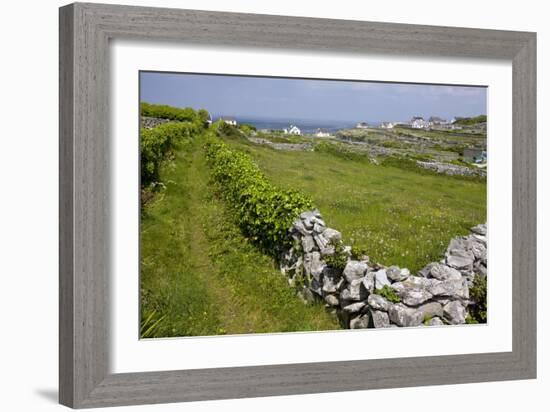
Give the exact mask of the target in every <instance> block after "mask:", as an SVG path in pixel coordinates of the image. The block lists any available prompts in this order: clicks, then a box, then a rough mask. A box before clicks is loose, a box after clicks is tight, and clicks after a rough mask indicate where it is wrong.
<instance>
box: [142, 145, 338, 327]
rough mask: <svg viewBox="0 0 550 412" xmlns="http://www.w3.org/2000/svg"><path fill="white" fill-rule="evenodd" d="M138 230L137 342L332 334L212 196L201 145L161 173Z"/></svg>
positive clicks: (331, 322)
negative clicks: (140, 339) (267, 334)
mask: <svg viewBox="0 0 550 412" xmlns="http://www.w3.org/2000/svg"><path fill="white" fill-rule="evenodd" d="M161 180H162V181H163V182H164V183H165V184H166V189H165V190H164V191H162V192H160V193H159V194H158V195H157V196H156V197H155V199H154V200H153V201H152V202H151V203H150V204H148V205H147V206H146V207H145V208H144V211H143V214H142V219H141V228H140V241H141V245H140V253H141V267H140V275H141V278H140V289H141V319H142V325H141V333H142V337H172V336H200V335H202V336H204V335H217V334H239V333H262V332H287V331H313V330H330V329H339V328H340V326H339V324H338V321H337V320H336V319H335V317H334V316H333V315H331V314H329V313H328V312H327V311H326V310H325V308H324V307H323V306H322V305H320V304H313V305H305V304H304V303H303V302H302V301H301V300H300V299H299V298H298V297H297V296H296V293H295V291H294V290H293V289H292V288H290V287H289V286H288V283H287V280H286V279H285V278H284V277H283V276H282V275H281V274H280V272H279V270H277V269H276V268H275V266H274V262H273V260H272V259H271V258H269V257H268V256H266V255H264V254H262V253H261V252H260V251H259V250H258V249H257V248H256V247H255V246H253V245H252V244H250V243H248V242H247V240H246V239H245V238H244V237H243V236H242V235H241V233H240V232H239V230H238V229H237V227H236V226H235V225H234V223H233V220H232V218H231V216H230V214H229V212H228V209H227V208H226V207H225V205H224V204H223V203H222V202H221V200H219V199H218V198H217V197H216V196H215V195H214V194H213V192H212V190H211V189H212V186H211V185H210V183H209V170H208V168H207V166H206V163H205V159H204V153H203V150H202V148H201V142H200V139H197V140H195V141H192V140H190V141H188V142H186V143H185V144H184V146H183V147H181V148H180V149H179V150H177V151H176V153H175V159H174V160H173V161H171V162H170V163H168V164H166V165H165V166H164V167H163V169H162V171H161Z"/></svg>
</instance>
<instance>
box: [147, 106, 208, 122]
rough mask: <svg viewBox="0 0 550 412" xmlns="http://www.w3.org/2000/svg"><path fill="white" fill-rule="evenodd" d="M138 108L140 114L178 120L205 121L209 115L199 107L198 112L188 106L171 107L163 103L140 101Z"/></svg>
mask: <svg viewBox="0 0 550 412" xmlns="http://www.w3.org/2000/svg"><path fill="white" fill-rule="evenodd" d="M139 108H140V112H141V115H142V116H147V117H158V118H161V119H169V120H177V121H179V122H201V121H202V122H206V120H208V117H209V116H208V112H207V111H206V110H204V109H201V110H199V112H196V111H195V110H193V109H192V108H190V107H186V108H185V109H181V108H179V107H172V106H167V105H164V104H150V103H147V102H142V103H140V105H139Z"/></svg>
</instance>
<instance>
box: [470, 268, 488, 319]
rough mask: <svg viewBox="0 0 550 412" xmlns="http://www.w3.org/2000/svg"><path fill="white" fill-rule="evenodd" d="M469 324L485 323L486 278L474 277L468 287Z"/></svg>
mask: <svg viewBox="0 0 550 412" xmlns="http://www.w3.org/2000/svg"><path fill="white" fill-rule="evenodd" d="M470 300H471V301H472V302H473V305H472V306H470V310H469V312H470V316H471V318H472V320H473V321H475V322H471V323H487V276H481V275H475V277H474V282H473V285H472V286H471V287H470Z"/></svg>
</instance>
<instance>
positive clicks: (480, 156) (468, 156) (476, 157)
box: [462, 148, 487, 163]
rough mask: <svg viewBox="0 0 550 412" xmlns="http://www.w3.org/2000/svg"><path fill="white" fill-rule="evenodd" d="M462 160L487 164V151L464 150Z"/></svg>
mask: <svg viewBox="0 0 550 412" xmlns="http://www.w3.org/2000/svg"><path fill="white" fill-rule="evenodd" d="M462 159H463V160H464V161H465V162H470V163H485V162H487V151H485V150H481V149H470V148H467V149H464V152H463V153H462Z"/></svg>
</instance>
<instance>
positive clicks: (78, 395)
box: [60, 3, 536, 408]
mask: <svg viewBox="0 0 550 412" xmlns="http://www.w3.org/2000/svg"><path fill="white" fill-rule="evenodd" d="M535 51H536V36H535V34H534V33H526V32H508V31H494V30H479V29H463V28H450V27H428V26H415V25H403V24H391V23H371V22H358V21H343V20H329V19H312V18H298V17H289V16H268V15H254V14H236V13H219V12H206V11H192V10H175V9H157V8H143V7H129V6H116V5H102V4H81V3H75V4H71V5H68V6H65V7H62V8H61V9H60V401H61V403H63V404H65V405H67V406H71V407H75V408H84V407H100V406H115V405H129V404H142V403H160V402H178V401H193V400H204V399H222V398H241V397H253V396H272V395H286V394H300V393H316V392H328V391H348V390H360V389H372V388H388V387H405V386H419V385H438V384H450V383H465V382H482V381H494V380H510V379H527V378H534V377H535V376H536V293H535V286H536V285H535V275H536V273H535V240H536V231H535V220H536V219H535V212H536V211H535V205H536V198H535V195H536V193H535V178H536V176H535V170H536V165H535V139H536V115H535V114H536V110H535V104H536V102H535V97H536V90H535V85H536V56H535Z"/></svg>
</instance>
